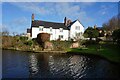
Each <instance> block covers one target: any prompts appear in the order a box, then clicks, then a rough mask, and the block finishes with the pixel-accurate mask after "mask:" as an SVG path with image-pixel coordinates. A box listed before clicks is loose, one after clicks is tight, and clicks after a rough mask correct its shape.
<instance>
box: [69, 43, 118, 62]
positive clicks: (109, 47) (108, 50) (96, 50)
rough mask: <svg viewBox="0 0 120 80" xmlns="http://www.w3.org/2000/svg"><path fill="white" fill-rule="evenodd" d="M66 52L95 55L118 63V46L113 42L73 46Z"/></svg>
mask: <svg viewBox="0 0 120 80" xmlns="http://www.w3.org/2000/svg"><path fill="white" fill-rule="evenodd" d="M67 52H68V53H78V54H90V55H91V54H92V55H97V56H100V57H103V58H106V59H107V60H109V61H112V62H116V63H120V47H118V46H117V45H116V44H113V43H104V44H97V45H89V46H87V47H86V48H73V49H69V50H67Z"/></svg>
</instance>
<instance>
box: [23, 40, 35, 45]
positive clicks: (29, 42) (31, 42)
mask: <svg viewBox="0 0 120 80" xmlns="http://www.w3.org/2000/svg"><path fill="white" fill-rule="evenodd" d="M24 44H26V45H28V46H32V45H33V41H32V40H29V41H26V42H25V43H24Z"/></svg>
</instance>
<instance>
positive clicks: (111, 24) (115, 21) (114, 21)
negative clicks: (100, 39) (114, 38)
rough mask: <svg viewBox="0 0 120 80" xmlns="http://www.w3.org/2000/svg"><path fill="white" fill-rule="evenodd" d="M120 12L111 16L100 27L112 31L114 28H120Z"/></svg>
mask: <svg viewBox="0 0 120 80" xmlns="http://www.w3.org/2000/svg"><path fill="white" fill-rule="evenodd" d="M119 23H120V14H118V15H117V16H114V17H112V18H111V19H110V20H108V22H106V23H103V25H102V27H103V29H104V30H106V31H114V30H116V29H120V26H119Z"/></svg>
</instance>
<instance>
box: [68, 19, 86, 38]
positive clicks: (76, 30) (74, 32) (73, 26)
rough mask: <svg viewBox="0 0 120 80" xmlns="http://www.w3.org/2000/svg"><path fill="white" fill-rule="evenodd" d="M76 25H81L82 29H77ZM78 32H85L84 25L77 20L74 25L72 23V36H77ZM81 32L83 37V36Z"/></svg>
mask: <svg viewBox="0 0 120 80" xmlns="http://www.w3.org/2000/svg"><path fill="white" fill-rule="evenodd" d="M76 26H80V29H76ZM76 33H82V34H83V33H84V27H83V26H82V25H81V24H80V22H79V21H78V20H77V21H76V22H75V23H74V24H73V25H71V28H70V38H72V39H74V37H76ZM82 34H81V36H80V37H81V38H83V36H82Z"/></svg>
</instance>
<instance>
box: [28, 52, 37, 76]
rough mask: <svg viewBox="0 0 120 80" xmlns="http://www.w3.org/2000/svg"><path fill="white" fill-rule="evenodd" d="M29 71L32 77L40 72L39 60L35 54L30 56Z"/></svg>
mask: <svg viewBox="0 0 120 80" xmlns="http://www.w3.org/2000/svg"><path fill="white" fill-rule="evenodd" d="M29 71H30V73H31V76H32V75H34V74H36V73H37V72H38V60H37V58H36V56H35V54H31V55H30V56H29Z"/></svg>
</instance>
